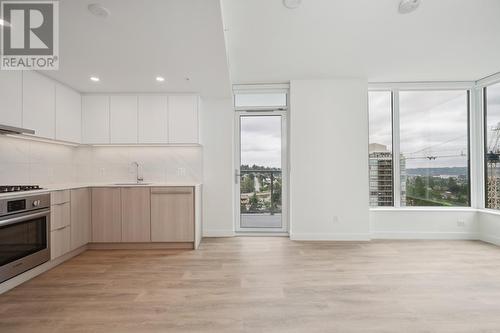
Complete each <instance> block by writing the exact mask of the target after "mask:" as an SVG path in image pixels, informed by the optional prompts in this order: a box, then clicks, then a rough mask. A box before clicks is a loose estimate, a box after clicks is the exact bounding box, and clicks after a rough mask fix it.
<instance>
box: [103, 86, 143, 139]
mask: <svg viewBox="0 0 500 333" xmlns="http://www.w3.org/2000/svg"><path fill="white" fill-rule="evenodd" d="M110 112H111V118H110V125H111V126H110V129H111V143H137V96H111V99H110Z"/></svg>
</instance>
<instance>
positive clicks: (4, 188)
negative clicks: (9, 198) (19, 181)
mask: <svg viewBox="0 0 500 333" xmlns="http://www.w3.org/2000/svg"><path fill="white" fill-rule="evenodd" d="M41 189H42V188H41V187H40V186H39V185H0V193H8V192H25V191H33V190H41Z"/></svg>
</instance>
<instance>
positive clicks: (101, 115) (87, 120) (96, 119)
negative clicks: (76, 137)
mask: <svg viewBox="0 0 500 333" xmlns="http://www.w3.org/2000/svg"><path fill="white" fill-rule="evenodd" d="M82 130H83V131H82V136H83V137H82V141H83V143H109V97H108V96H92V95H89V96H83V97H82Z"/></svg>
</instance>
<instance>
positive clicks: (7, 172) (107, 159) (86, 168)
mask: <svg viewBox="0 0 500 333" xmlns="http://www.w3.org/2000/svg"><path fill="white" fill-rule="evenodd" d="M134 161H137V162H138V163H139V165H140V168H141V174H142V176H143V177H144V181H146V182H172V183H175V182H201V180H202V148H201V147H153V146H150V147H148V146H146V147H126V146H124V147H100V146H96V147H93V146H80V147H72V146H65V145H60V144H53V143H45V142H37V141H33V140H26V139H21V138H13V137H8V136H1V135H0V184H14V183H15V184H42V185H43V184H61V183H75V182H76V183H81V182H98V183H101V182H104V183H105V182H129V181H135V177H136V175H135V167H134V166H133V165H132V162H134Z"/></svg>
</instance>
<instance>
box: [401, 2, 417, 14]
mask: <svg viewBox="0 0 500 333" xmlns="http://www.w3.org/2000/svg"><path fill="white" fill-rule="evenodd" d="M419 5H420V0H401V2H400V3H399V13H400V14H408V13H411V12H413V11H414V10H415V9H417V8H418V6H419Z"/></svg>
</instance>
